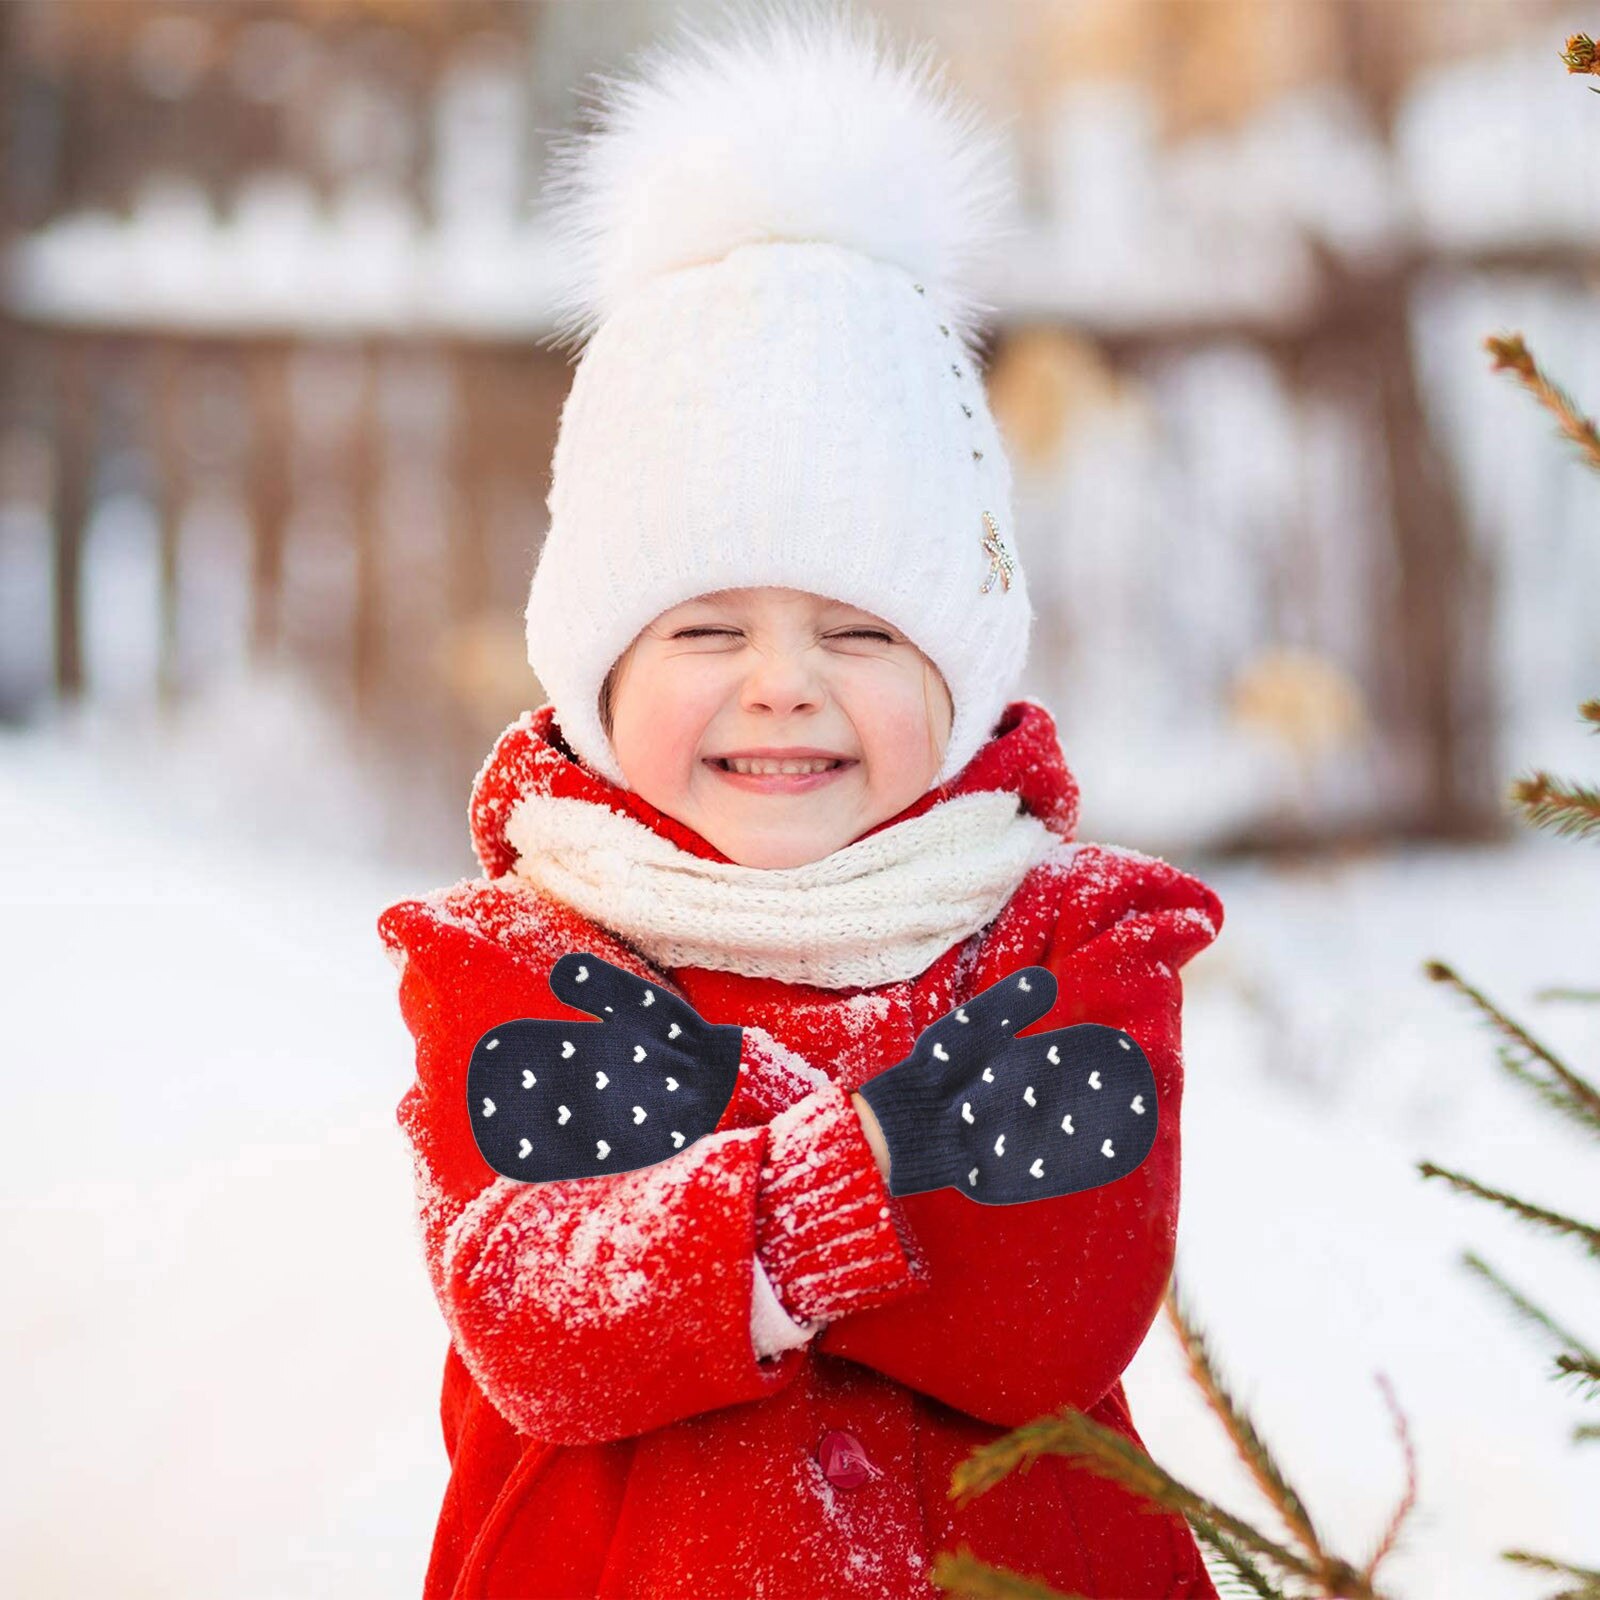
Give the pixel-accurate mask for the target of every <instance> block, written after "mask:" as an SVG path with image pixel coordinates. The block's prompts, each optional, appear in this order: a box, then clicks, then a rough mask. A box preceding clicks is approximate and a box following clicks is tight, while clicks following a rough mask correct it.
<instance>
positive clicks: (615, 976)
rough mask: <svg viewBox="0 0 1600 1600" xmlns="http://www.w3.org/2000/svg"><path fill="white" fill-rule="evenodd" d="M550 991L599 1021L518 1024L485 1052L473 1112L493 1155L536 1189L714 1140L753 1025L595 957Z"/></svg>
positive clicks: (568, 962)
mask: <svg viewBox="0 0 1600 1600" xmlns="http://www.w3.org/2000/svg"><path fill="white" fill-rule="evenodd" d="M550 992H551V994H552V995H554V996H555V997H556V999H557V1000H559V1001H560V1002H561V1003H562V1005H564V1006H568V1007H570V1008H571V1009H572V1010H574V1011H583V1012H587V1013H588V1014H589V1015H590V1016H591V1017H593V1018H594V1019H595V1020H594V1021H592V1022H566V1021H556V1020H552V1019H541V1018H538V1017H514V1018H508V1019H507V1020H506V1021H504V1022H500V1023H497V1024H496V1025H495V1026H494V1027H493V1028H491V1029H490V1030H489V1031H488V1032H487V1033H486V1034H484V1035H483V1037H482V1038H480V1039H479V1040H478V1042H477V1044H476V1045H474V1046H473V1050H472V1060H471V1062H470V1063H469V1064H468V1067H467V1112H468V1115H469V1116H470V1117H471V1119H472V1135H473V1138H474V1139H476V1140H477V1144H478V1149H479V1151H480V1152H481V1153H482V1155H483V1159H484V1160H485V1161H486V1162H488V1164H489V1165H490V1166H491V1167H493V1168H494V1170H495V1171H496V1172H498V1173H500V1174H501V1175H502V1176H504V1177H508V1178H518V1179H521V1180H522V1181H523V1182H526V1183H549V1182H553V1181H555V1180H557V1179H561V1178H597V1177H601V1176H603V1175H604V1174H606V1173H608V1172H620V1171H624V1170H628V1169H631V1168H634V1167H648V1166H653V1165H654V1164H655V1163H656V1162H658V1161H665V1160H666V1159H667V1158H668V1157H669V1156H671V1155H673V1154H675V1153H676V1152H677V1151H679V1150H682V1149H684V1148H685V1147H686V1146H687V1145H691V1144H693V1143H694V1142H695V1141H696V1140H697V1139H702V1138H704V1137H705V1136H706V1134H708V1133H710V1132H711V1130H712V1129H713V1128H715V1127H716V1125H717V1122H718V1120H719V1119H720V1118H721V1116H722V1113H723V1112H724V1111H726V1110H727V1108H728V1102H729V1101H730V1100H731V1099H732V1098H733V1086H734V1081H735V1079H737V1077H738V1075H739V1063H740V1057H741V1055H742V1046H743V1031H744V1030H743V1029H742V1028H740V1027H738V1026H737V1025H736V1024H730V1023H715V1024H714V1023H709V1022H707V1021H706V1020H705V1019H704V1018H703V1017H702V1016H701V1015H700V1014H699V1012H697V1011H696V1010H695V1009H694V1007H693V1006H691V1005H688V1004H687V1003H685V1002H684V1001H683V1000H681V999H680V998H679V997H678V996H677V995H675V994H674V993H673V992H672V991H671V990H670V989H668V988H667V987H665V986H664V985H661V984H652V983H647V982H646V981H645V980H644V979H642V978H639V977H636V976H635V975H634V974H633V973H631V972H627V971H625V970H624V969H623V968H621V967H619V966H616V965H614V964H613V963H612V962H609V961H604V960H602V959H601V958H600V957H599V956H597V955H595V954H594V953H593V952H592V951H588V950H578V951H571V952H569V953H568V954H566V955H563V956H562V957H561V958H560V960H558V961H557V962H556V963H555V964H554V965H553V966H552V967H551V969H550Z"/></svg>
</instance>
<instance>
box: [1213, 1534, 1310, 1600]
mask: <svg viewBox="0 0 1600 1600" xmlns="http://www.w3.org/2000/svg"><path fill="white" fill-rule="evenodd" d="M1190 1526H1191V1527H1193V1529H1194V1531H1195V1534H1196V1536H1197V1537H1198V1538H1199V1539H1200V1540H1202V1541H1203V1542H1204V1543H1205V1544H1207V1545H1209V1546H1210V1547H1211V1548H1212V1549H1213V1550H1215V1551H1216V1553H1217V1555H1218V1556H1219V1557H1220V1558H1221V1559H1222V1560H1223V1561H1225V1562H1226V1563H1227V1564H1228V1566H1229V1567H1230V1568H1232V1570H1231V1571H1228V1572H1220V1573H1219V1572H1212V1573H1211V1581H1212V1582H1213V1583H1214V1584H1215V1585H1216V1589H1217V1593H1218V1594H1219V1595H1238V1596H1239V1597H1240V1600H1248V1597H1249V1596H1252V1595H1253V1596H1255V1597H1256V1600H1288V1596H1286V1595H1285V1594H1284V1592H1283V1591H1282V1590H1281V1589H1279V1588H1276V1587H1274V1585H1273V1584H1272V1582H1271V1580H1270V1579H1268V1577H1267V1575H1266V1573H1264V1572H1263V1571H1262V1570H1261V1569H1260V1567H1258V1566H1257V1565H1256V1564H1255V1562H1253V1561H1252V1560H1251V1559H1250V1557H1249V1556H1248V1555H1246V1554H1245V1552H1244V1551H1243V1550H1241V1549H1240V1548H1239V1547H1238V1545H1236V1544H1235V1543H1234V1542H1233V1540H1231V1539H1230V1538H1229V1537H1228V1536H1227V1535H1226V1534H1225V1533H1224V1532H1223V1531H1222V1530H1221V1529H1220V1528H1216V1527H1213V1526H1212V1525H1211V1524H1210V1523H1209V1522H1207V1521H1206V1520H1205V1519H1204V1518H1203V1517H1196V1518H1194V1519H1193V1520H1192V1521H1191V1523H1190ZM1208 1570H1209V1569H1208Z"/></svg>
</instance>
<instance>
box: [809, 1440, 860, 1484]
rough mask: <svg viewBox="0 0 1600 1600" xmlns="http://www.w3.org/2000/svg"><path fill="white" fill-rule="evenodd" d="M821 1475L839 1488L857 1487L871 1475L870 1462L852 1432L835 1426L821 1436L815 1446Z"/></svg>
mask: <svg viewBox="0 0 1600 1600" xmlns="http://www.w3.org/2000/svg"><path fill="white" fill-rule="evenodd" d="M817 1460H818V1461H820V1462H821V1463H822V1475H823V1477H825V1478H826V1479H827V1480H828V1482H829V1483H832V1484H836V1485H837V1486H838V1487H839V1488H841V1489H859V1488H860V1487H861V1485H862V1484H864V1483H865V1482H866V1481H867V1479H868V1478H870V1477H871V1476H872V1463H871V1462H870V1461H868V1460H867V1453H866V1451H865V1450H863V1449H862V1448H861V1441H860V1440H859V1439H858V1438H856V1436H855V1435H854V1434H853V1433H846V1432H845V1431H844V1430H843V1429H842V1428H835V1429H833V1430H832V1432H830V1433H825V1434H823V1436H822V1443H821V1444H819V1445H818V1446H817Z"/></svg>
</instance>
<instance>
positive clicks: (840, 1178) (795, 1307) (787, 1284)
mask: <svg viewBox="0 0 1600 1600" xmlns="http://www.w3.org/2000/svg"><path fill="white" fill-rule="evenodd" d="M767 1129H768V1133H769V1135H770V1142H769V1144H768V1146H767V1157H766V1164H765V1166H764V1167H763V1168H762V1172H761V1178H762V1184H761V1189H760V1191H759V1193H758V1195H757V1200H756V1254H757V1256H758V1257H759V1258H760V1260H761V1264H762V1265H763V1266H764V1267H765V1268H766V1272H767V1276H768V1277H769V1278H770V1279H771V1281H772V1286H773V1288H774V1289H775V1290H776V1291H777V1295H778V1298H779V1300H780V1301H781V1302H782V1303H783V1306H784V1308H785V1310H787V1311H788V1312H789V1313H790V1314H791V1315H793V1316H795V1317H802V1318H816V1319H820V1320H822V1321H832V1320H833V1319H834V1318H837V1317H841V1316H844V1315H845V1314H846V1313H848V1312H855V1311H865V1310H866V1309H867V1308H868V1307H869V1306H874V1305H878V1304H880V1303H884V1302H887V1301H890V1300H893V1299H898V1298H900V1294H899V1291H901V1290H903V1289H904V1288H905V1287H906V1286H907V1285H908V1284H909V1283H911V1282H912V1281H913V1279H914V1269H913V1267H912V1264H911V1260H910V1257H909V1256H908V1255H907V1253H906V1250H905V1248H904V1247H903V1246H902V1244H901V1242H900V1235H899V1231H898V1229H897V1228H896V1226H895V1221H894V1216H893V1210H892V1208H891V1205H890V1196H889V1192H888V1190H887V1189H885V1188H884V1184H883V1179H882V1177H881V1176H880V1175H879V1173H878V1167H877V1162H876V1161H875V1160H874V1159H873V1155H872V1147H871V1146H870V1145H869V1144H868V1143H867V1136H866V1133H865V1132H864V1131H863V1129H862V1126H861V1119H860V1118H859V1117H858V1116H857V1115H856V1112H855V1108H854V1107H853V1106H852V1105H851V1104H850V1101H849V1098H848V1096H847V1095H846V1094H845V1092H844V1091H843V1090H842V1089H841V1088H840V1087H839V1086H838V1085H837V1084H829V1085H828V1086H827V1087H826V1088H823V1089H817V1090H815V1091H814V1092H813V1093H811V1094H808V1095H807V1096H806V1097H805V1098H804V1099H803V1100H799V1101H796V1102H795V1104H794V1105H792V1106H790V1107H789V1108H788V1109H787V1110H786V1111H781V1112H779V1114H778V1115H777V1116H775V1117H774V1118H773V1119H772V1121H771V1122H770V1123H768V1125H767Z"/></svg>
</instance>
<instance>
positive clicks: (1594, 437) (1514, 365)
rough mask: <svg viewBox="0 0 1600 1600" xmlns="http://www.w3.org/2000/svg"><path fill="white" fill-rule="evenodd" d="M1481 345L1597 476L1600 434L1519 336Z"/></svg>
mask: <svg viewBox="0 0 1600 1600" xmlns="http://www.w3.org/2000/svg"><path fill="white" fill-rule="evenodd" d="M1574 37H1579V36H1578V35H1574ZM1483 344H1484V348H1485V349H1486V350H1487V351H1488V352H1489V354H1490V355H1491V356H1493V357H1494V368H1493V370H1494V371H1496V372H1513V373H1515V374H1516V376H1517V378H1518V380H1519V381H1520V382H1521V384H1522V386H1523V388H1525V389H1527V390H1528V391H1529V393H1530V394H1532V395H1533V396H1534V398H1535V399H1536V400H1538V401H1539V403H1540V404H1541V405H1543V406H1544V407H1545V408H1546V409H1547V410H1549V411H1551V412H1553V413H1554V415H1555V418H1556V422H1557V423H1558V425H1559V428H1560V431H1561V432H1562V433H1563V434H1565V435H1566V437H1567V438H1569V439H1571V440H1572V441H1573V442H1574V443H1575V444H1576V445H1577V446H1578V448H1579V450H1580V451H1581V452H1582V454H1583V459H1584V461H1585V463H1586V464H1587V465H1588V466H1590V467H1593V468H1594V469H1595V471H1597V472H1600V431H1596V429H1595V425H1594V423H1593V422H1591V421H1590V420H1589V418H1587V417H1586V416H1584V415H1583V414H1582V413H1581V412H1580V411H1579V410H1578V408H1577V405H1576V404H1575V402H1574V401H1573V399H1572V397H1571V396H1570V395H1569V394H1568V393H1567V392H1566V391H1565V390H1564V389H1562V388H1561V387H1559V385H1557V384H1555V383H1553V382H1552V381H1551V380H1550V379H1549V378H1548V377H1547V376H1546V375H1545V374H1544V373H1543V372H1542V371H1541V370H1540V369H1539V365H1538V363H1537V362H1535V360H1534V359H1533V355H1532V353H1531V352H1530V351H1529V349H1528V347H1527V345H1526V344H1525V343H1524V342H1523V338H1522V335H1521V334H1520V333H1508V334H1505V335H1504V336H1501V335H1499V334H1490V335H1489V337H1488V338H1487V339H1485V340H1484V341H1483Z"/></svg>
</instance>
